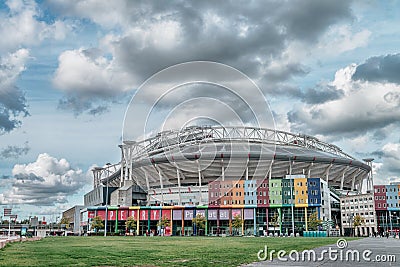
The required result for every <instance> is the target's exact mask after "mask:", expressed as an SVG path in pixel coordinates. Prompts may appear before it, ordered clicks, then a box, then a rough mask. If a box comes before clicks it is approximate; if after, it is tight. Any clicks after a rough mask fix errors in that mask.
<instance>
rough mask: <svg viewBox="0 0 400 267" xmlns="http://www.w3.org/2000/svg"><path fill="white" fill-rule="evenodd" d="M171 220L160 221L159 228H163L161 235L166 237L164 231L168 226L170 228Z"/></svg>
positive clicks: (165, 218)
mask: <svg viewBox="0 0 400 267" xmlns="http://www.w3.org/2000/svg"><path fill="white" fill-rule="evenodd" d="M170 224H171V223H170V219H168V218H167V217H162V218H161V219H160V221H158V223H157V226H158V227H161V228H162V229H163V230H161V231H160V235H164V231H165V230H164V229H165V228H166V227H168V226H170Z"/></svg>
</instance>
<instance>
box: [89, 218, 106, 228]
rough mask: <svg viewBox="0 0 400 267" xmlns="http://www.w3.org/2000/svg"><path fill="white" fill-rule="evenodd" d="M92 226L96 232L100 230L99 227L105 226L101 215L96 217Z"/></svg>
mask: <svg viewBox="0 0 400 267" xmlns="http://www.w3.org/2000/svg"><path fill="white" fill-rule="evenodd" d="M90 226H91V228H92V229H94V231H95V232H98V231H99V229H102V228H103V227H104V224H103V219H102V218H101V217H100V216H96V217H94V218H93V221H92V223H91V224H90Z"/></svg>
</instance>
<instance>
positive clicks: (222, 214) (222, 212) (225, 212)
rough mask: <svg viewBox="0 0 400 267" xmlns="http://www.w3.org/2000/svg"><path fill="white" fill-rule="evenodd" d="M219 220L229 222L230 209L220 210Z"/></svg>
mask: <svg viewBox="0 0 400 267" xmlns="http://www.w3.org/2000/svg"><path fill="white" fill-rule="evenodd" d="M219 219H220V220H229V210H228V209H226V210H224V209H221V210H219Z"/></svg>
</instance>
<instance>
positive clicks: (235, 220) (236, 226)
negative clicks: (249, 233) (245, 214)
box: [232, 214, 243, 235]
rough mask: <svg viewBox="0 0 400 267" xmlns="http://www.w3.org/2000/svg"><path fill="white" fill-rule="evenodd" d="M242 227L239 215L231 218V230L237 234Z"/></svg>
mask: <svg viewBox="0 0 400 267" xmlns="http://www.w3.org/2000/svg"><path fill="white" fill-rule="evenodd" d="M242 225H243V220H242V217H241V216H240V215H239V214H237V215H235V217H233V220H232V227H233V229H235V230H236V231H235V232H236V233H238V232H239V229H240V228H242ZM235 232H234V235H235Z"/></svg>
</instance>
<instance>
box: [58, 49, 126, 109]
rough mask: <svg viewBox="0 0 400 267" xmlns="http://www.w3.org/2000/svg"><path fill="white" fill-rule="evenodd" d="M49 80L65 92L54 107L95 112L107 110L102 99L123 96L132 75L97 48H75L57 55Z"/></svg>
mask: <svg viewBox="0 0 400 267" xmlns="http://www.w3.org/2000/svg"><path fill="white" fill-rule="evenodd" d="M58 62H59V65H58V68H57V70H56V73H55V75H54V78H53V84H54V85H55V87H57V88H59V89H60V90H61V91H63V92H64V93H65V97H64V98H63V99H61V100H60V101H59V105H58V107H59V108H61V109H64V110H72V111H73V112H74V114H75V115H79V114H81V113H83V112H87V113H88V114H90V115H99V114H101V113H104V112H106V111H107V110H108V107H107V102H104V100H110V99H112V100H115V99H117V98H119V97H123V96H124V93H125V92H126V91H128V90H129V89H132V85H133V80H132V75H130V74H129V73H127V72H126V71H124V70H123V69H121V68H119V67H118V66H116V65H115V63H114V61H113V60H110V59H108V58H106V57H105V56H104V54H103V53H102V51H101V50H99V49H96V48H92V49H78V50H69V51H65V52H63V53H62V54H61V55H60V56H59V58H58Z"/></svg>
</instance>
